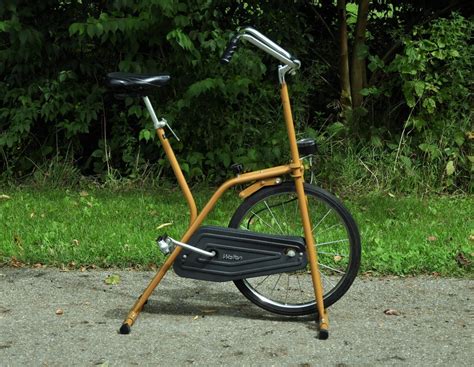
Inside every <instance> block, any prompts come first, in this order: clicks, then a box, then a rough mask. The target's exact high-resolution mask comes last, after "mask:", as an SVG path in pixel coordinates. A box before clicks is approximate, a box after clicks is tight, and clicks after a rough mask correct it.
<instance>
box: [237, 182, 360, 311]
mask: <svg viewBox="0 0 474 367" xmlns="http://www.w3.org/2000/svg"><path fill="white" fill-rule="evenodd" d="M307 194H310V193H307ZM307 197H308V203H309V205H308V207H309V211H310V213H309V214H310V218H311V222H312V226H313V228H312V230H313V233H314V234H315V237H316V238H315V243H317V248H318V257H319V258H318V263H319V268H320V274H321V279H322V282H323V289H324V299H325V306H328V305H329V304H330V303H333V301H331V296H332V295H333V294H334V293H335V292H336V291H337V290H338V289H339V288H340V287H341V285H342V283H344V281H345V279H346V278H347V277H348V272H349V270H350V268H351V266H350V265H351V261H352V252H351V246H352V243H351V241H352V240H353V239H352V238H351V236H350V231H349V226H348V224H347V223H346V222H345V221H344V220H343V217H342V216H341V214H340V213H339V212H338V211H337V210H336V209H335V208H334V207H333V206H330V205H329V204H328V203H327V202H325V201H322V200H320V199H318V198H317V197H316V196H315V195H307ZM239 228H241V229H247V230H251V231H254V232H265V233H273V234H283V235H296V236H303V230H302V226H301V219H300V215H299V208H298V201H297V196H296V193H294V191H292V192H279V193H275V194H273V195H271V196H266V197H264V198H263V199H261V200H260V201H257V202H256V203H255V204H254V205H253V206H252V207H251V208H250V209H249V210H247V212H246V213H245V214H243V216H242V217H241V220H240V223H239ZM242 284H243V285H244V286H245V287H246V288H247V290H248V291H249V292H250V293H251V295H252V297H253V298H255V299H257V300H258V301H259V302H261V303H263V304H266V305H269V306H271V307H273V308H280V309H283V310H287V311H289V312H291V311H292V310H297V309H298V310H301V308H314V305H315V301H314V290H313V285H312V280H311V274H310V272H309V267H308V269H306V270H302V271H299V272H291V273H281V274H274V275H270V276H264V277H257V278H250V279H243V280H242ZM327 301H329V302H327Z"/></svg>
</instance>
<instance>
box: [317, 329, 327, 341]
mask: <svg viewBox="0 0 474 367" xmlns="http://www.w3.org/2000/svg"><path fill="white" fill-rule="evenodd" d="M327 338H329V331H328V330H319V334H318V339H319V340H326V339H327Z"/></svg>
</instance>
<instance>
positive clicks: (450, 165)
mask: <svg viewBox="0 0 474 367" xmlns="http://www.w3.org/2000/svg"><path fill="white" fill-rule="evenodd" d="M454 171H455V168H454V162H453V161H449V162H448V164H446V174H447V175H448V176H451V175H452V174H453V173H454Z"/></svg>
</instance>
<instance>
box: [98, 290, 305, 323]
mask: <svg viewBox="0 0 474 367" xmlns="http://www.w3.org/2000/svg"><path fill="white" fill-rule="evenodd" d="M153 297H156V298H157V299H153ZM123 299H124V300H127V301H128V300H129V299H135V297H132V296H131V295H130V294H123ZM133 302H134V301H132V302H130V307H131V306H132V304H133ZM124 304H125V302H124ZM128 311H129V309H128V308H123V307H120V308H115V309H110V310H108V311H107V312H106V313H105V317H107V318H112V319H123V318H124V317H125V316H126V315H127V313H128ZM142 313H148V314H156V315H160V314H162V315H175V316H194V315H198V316H202V317H205V316H206V315H212V317H225V318H228V317H233V318H242V319H254V320H270V321H280V322H293V323H295V322H308V321H311V320H314V316H302V317H296V318H295V317H286V316H280V315H275V314H271V313H269V312H266V311H265V310H262V309H260V308H258V307H257V306H254V305H253V304H252V303H251V302H250V301H247V299H246V298H245V297H244V296H243V295H239V294H236V293H235V292H232V291H216V290H213V291H211V292H210V291H209V288H206V290H203V292H202V293H201V291H200V290H199V289H194V290H190V289H183V290H182V291H176V290H173V291H167V290H166V289H165V290H163V289H161V290H160V291H159V292H157V294H156V295H155V296H154V295H152V297H151V298H150V299H149V300H148V303H147V304H146V305H145V307H144V309H143V311H142Z"/></svg>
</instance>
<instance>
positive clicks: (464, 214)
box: [0, 188, 474, 277]
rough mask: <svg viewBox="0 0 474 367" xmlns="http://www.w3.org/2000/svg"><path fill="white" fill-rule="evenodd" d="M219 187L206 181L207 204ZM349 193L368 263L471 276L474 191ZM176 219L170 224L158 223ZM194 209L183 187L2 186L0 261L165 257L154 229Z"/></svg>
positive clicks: (390, 269)
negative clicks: (461, 193)
mask: <svg viewBox="0 0 474 367" xmlns="http://www.w3.org/2000/svg"><path fill="white" fill-rule="evenodd" d="M210 194H211V191H210V190H207V189H198V190H197V192H196V203H197V204H198V207H202V206H203V205H204V204H205V202H206V201H207V199H208V198H209V196H210ZM239 203H240V199H238V197H237V192H235V191H230V192H228V193H227V194H226V195H225V197H224V198H223V201H221V202H220V203H219V204H218V206H217V207H216V208H215V209H214V211H213V212H212V213H211V215H210V217H209V218H208V220H207V221H206V224H217V225H224V226H226V225H227V224H228V221H229V218H230V216H231V214H232V213H233V211H234V210H235V208H237V206H238V205H239ZM344 203H345V204H346V206H347V207H348V208H349V210H350V211H351V212H352V213H353V215H354V217H355V219H356V221H357V222H358V225H359V229H360V232H361V238H362V248H363V252H362V267H361V271H362V272H367V271H372V272H374V273H379V274H399V275H404V274H406V275H408V274H422V273H424V274H427V273H438V274H440V275H444V276H468V277H470V276H472V274H473V272H472V269H473V268H472V262H473V260H474V259H473V256H474V219H473V213H474V205H473V204H474V200H473V199H472V197H470V196H465V197H449V196H446V197H439V196H432V197H428V198H423V199H421V198H417V197H403V196H400V197H397V196H393V195H391V196H389V195H387V194H382V193H380V194H370V195H367V196H361V197H357V198H352V199H345V200H344ZM165 223H172V224H171V225H169V226H166V228H161V229H159V227H160V226H161V225H163V224H165ZM187 225H188V209H187V205H186V203H185V201H184V199H183V198H182V197H181V194H180V191H179V190H173V189H164V188H163V189H160V190H156V191H153V192H152V191H143V190H131V191H114V190H110V189H94V190H87V191H80V190H35V189H33V188H22V189H15V190H12V189H8V190H5V189H4V191H1V190H0V263H3V264H8V263H14V264H18V263H26V264H37V263H41V264H43V265H44V264H46V265H54V266H62V265H65V266H71V267H79V266H88V265H89V266H90V265H95V266H98V267H109V266H119V267H130V266H136V265H143V266H149V265H151V264H157V265H159V264H160V263H162V261H163V256H162V255H161V253H160V252H159V250H158V248H157V247H156V245H155V241H154V240H155V238H156V237H157V236H158V235H160V234H163V233H167V234H169V235H171V236H172V237H174V238H177V239H179V238H180V235H181V234H182V233H184V231H185V230H186V227H187Z"/></svg>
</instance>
